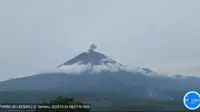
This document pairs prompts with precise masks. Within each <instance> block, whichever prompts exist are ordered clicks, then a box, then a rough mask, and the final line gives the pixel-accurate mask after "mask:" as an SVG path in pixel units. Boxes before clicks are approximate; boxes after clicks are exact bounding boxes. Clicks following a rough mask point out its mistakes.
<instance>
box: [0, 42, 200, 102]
mask: <svg viewBox="0 0 200 112" xmlns="http://www.w3.org/2000/svg"><path fill="white" fill-rule="evenodd" d="M94 48H96V47H95V46H94V45H92V46H91V48H90V49H89V50H88V52H84V53H81V54H80V55H78V56H76V57H75V58H73V59H71V60H69V61H67V62H65V63H63V64H61V65H59V66H58V67H57V68H56V69H57V70H58V71H56V72H48V73H40V74H36V75H33V76H28V77H23V78H17V79H12V80H7V81H3V82H1V83H0V101H1V102H28V101H29V102H39V101H41V100H48V99H51V98H52V97H53V96H56V95H61V94H65V95H66V94H67V95H71V96H73V95H74V96H73V97H77V98H79V99H81V100H85V101H88V102H93V103H95V101H96V103H97V102H98V101H99V99H101V100H103V102H112V103H115V101H116V100H117V99H119V96H126V99H130V100H131V101H133V99H135V98H136V99H142V100H144V101H145V100H158V101H181V100H182V98H183V96H184V94H185V93H186V92H188V91H190V90H195V91H198V92H200V88H199V85H200V79H199V78H176V77H164V76H161V75H154V74H156V73H155V72H154V71H152V70H150V69H148V68H134V70H130V69H128V68H127V67H126V66H124V65H122V64H120V63H118V62H117V61H114V60H112V59H110V58H108V57H107V56H106V55H104V54H101V53H99V52H96V51H94ZM149 74H150V75H149ZM178 77H179V76H178ZM31 91H34V92H36V94H31V95H30V93H31ZM44 94H47V96H46V97H45V96H44ZM13 96H17V98H16V99H15V98H13ZM19 97H21V99H20V98H19ZM24 97H25V98H26V99H24ZM120 100H123V98H121V99H120ZM116 102H120V101H119V100H118V101H116Z"/></svg>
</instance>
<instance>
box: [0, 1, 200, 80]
mask: <svg viewBox="0 0 200 112" xmlns="http://www.w3.org/2000/svg"><path fill="white" fill-rule="evenodd" d="M199 4H200V1H199V0H1V1H0V68H1V69H0V74H1V76H0V80H7V79H10V78H15V77H22V76H29V75H33V74H34V73H36V72H38V71H43V70H46V69H51V68H54V67H56V66H57V65H59V64H61V63H63V62H65V61H67V60H69V59H71V58H72V57H74V56H76V55H78V54H79V53H81V52H84V51H87V50H88V49H89V45H90V44H93V43H94V44H96V45H97V47H98V48H97V51H99V52H102V53H104V54H106V55H108V56H110V57H112V58H113V59H115V60H116V61H118V62H120V63H122V64H124V65H127V66H130V67H133V66H139V67H147V68H150V69H152V70H154V71H156V72H158V73H161V74H172V75H174V74H182V75H196V76H198V75H199V74H200V63H199V62H200V58H199V57H200V49H199V48H200V44H199V42H200V38H199V37H200V32H199V31H200V15H199V11H200V7H199ZM199 76H200V75H199Z"/></svg>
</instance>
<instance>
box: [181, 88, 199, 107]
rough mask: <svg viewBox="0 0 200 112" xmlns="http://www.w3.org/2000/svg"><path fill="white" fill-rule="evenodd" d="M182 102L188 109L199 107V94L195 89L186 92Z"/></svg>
mask: <svg viewBox="0 0 200 112" xmlns="http://www.w3.org/2000/svg"><path fill="white" fill-rule="evenodd" d="M183 103H184V105H185V107H186V108H188V109H189V110H196V109H197V108H199V107H200V94H199V93H197V92H196V91H190V92H187V93H186V94H185V96H184V98H183Z"/></svg>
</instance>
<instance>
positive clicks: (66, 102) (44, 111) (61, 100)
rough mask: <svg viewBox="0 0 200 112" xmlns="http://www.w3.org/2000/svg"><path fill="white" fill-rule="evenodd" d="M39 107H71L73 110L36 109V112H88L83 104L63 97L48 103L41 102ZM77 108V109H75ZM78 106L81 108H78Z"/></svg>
mask: <svg viewBox="0 0 200 112" xmlns="http://www.w3.org/2000/svg"><path fill="white" fill-rule="evenodd" d="M41 105H45V106H50V107H51V106H55V107H57V106H61V105H62V106H63V105H65V106H70V105H71V106H73V107H75V108H70V107H69V108H65V109H63V108H60V109H59V108H58V109H41V108H40V109H39V108H38V109H37V110H36V112H49V111H51V112H89V111H90V109H89V108H84V104H83V103H81V102H78V101H75V100H74V99H73V98H67V97H63V96H59V97H57V98H56V99H55V100H52V101H49V102H43V103H42V104H41ZM77 106H78V107H77ZM80 106H81V107H82V108H80Z"/></svg>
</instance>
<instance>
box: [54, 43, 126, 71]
mask: <svg viewBox="0 0 200 112" xmlns="http://www.w3.org/2000/svg"><path fill="white" fill-rule="evenodd" d="M96 48H97V46H96V45H95V44H92V45H90V48H89V50H88V51H87V52H83V53H81V54H79V55H77V56H76V57H74V58H72V59H70V60H69V61H66V62H65V63H63V64H61V65H59V66H58V67H57V68H67V69H68V68H73V69H78V68H79V67H81V68H84V71H88V70H89V71H93V70H95V71H102V70H103V71H110V70H111V71H122V70H124V69H125V66H124V65H122V64H120V63H118V62H116V61H114V60H112V59H111V58H109V57H107V56H106V55H104V54H102V53H99V52H96V51H95V49H96ZM97 69H98V70H97ZM99 69H101V70H99Z"/></svg>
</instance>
